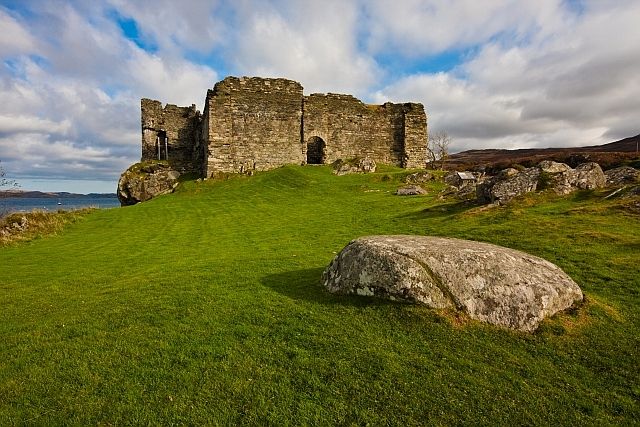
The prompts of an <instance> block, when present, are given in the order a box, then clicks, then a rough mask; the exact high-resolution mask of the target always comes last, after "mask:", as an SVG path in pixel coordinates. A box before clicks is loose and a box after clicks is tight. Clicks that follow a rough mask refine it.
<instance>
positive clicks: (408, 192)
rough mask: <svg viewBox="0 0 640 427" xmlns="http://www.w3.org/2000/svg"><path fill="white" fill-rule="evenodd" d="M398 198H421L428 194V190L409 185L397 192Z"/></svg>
mask: <svg viewBox="0 0 640 427" xmlns="http://www.w3.org/2000/svg"><path fill="white" fill-rule="evenodd" d="M396 194H397V195H398V196H419V195H422V194H427V190H425V189H424V188H422V187H420V186H419V185H407V186H405V187H400V188H398V190H397V191H396Z"/></svg>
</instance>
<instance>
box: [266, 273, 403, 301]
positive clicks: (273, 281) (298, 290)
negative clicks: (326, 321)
mask: <svg viewBox="0 0 640 427" xmlns="http://www.w3.org/2000/svg"><path fill="white" fill-rule="evenodd" d="M323 270H324V267H318V268H309V269H304V270H294V271H285V272H282V273H276V274H270V275H268V276H265V277H263V278H262V279H261V283H262V284H263V285H265V286H267V287H269V288H271V289H273V290H274V291H276V292H278V293H279V294H282V295H285V296H287V297H289V298H292V299H295V300H302V301H309V302H313V303H318V304H324V305H336V304H340V305H349V306H354V307H369V306H383V305H396V304H398V303H395V302H393V301H386V300H383V299H379V298H373V297H362V296H351V295H334V294H331V293H329V292H328V291H327V290H326V289H324V287H323V286H322V271H323Z"/></svg>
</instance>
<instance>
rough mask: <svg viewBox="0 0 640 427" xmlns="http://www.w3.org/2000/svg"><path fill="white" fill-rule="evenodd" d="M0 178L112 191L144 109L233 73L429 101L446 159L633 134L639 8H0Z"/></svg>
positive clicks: (147, 0) (42, 4)
mask: <svg viewBox="0 0 640 427" xmlns="http://www.w3.org/2000/svg"><path fill="white" fill-rule="evenodd" d="M0 58H1V61H2V62H1V64H0V100H1V102H0V161H1V163H0V166H2V168H3V169H4V170H5V172H6V173H7V175H8V176H10V177H12V178H14V179H16V180H17V181H18V182H19V183H20V184H21V186H22V188H23V189H37V190H46V191H77V192H92V191H99V192H113V191H115V186H116V182H117V178H118V177H119V175H120V173H121V172H122V171H123V170H124V169H126V168H127V167H128V166H129V165H130V164H131V163H134V162H136V161H138V160H139V157H140V104H139V99H140V98H141V97H149V98H155V99H158V100H161V101H163V102H171V103H175V104H178V105H191V104H196V105H197V106H198V108H200V109H201V108H202V105H203V102H204V96H205V93H206V89H207V88H210V87H212V86H213V84H214V83H215V82H216V81H218V80H220V79H222V78H224V77H225V76H227V75H237V76H241V75H247V76H263V77H287V78H291V79H294V80H297V81H299V82H301V83H302V85H303V86H304V88H305V93H312V92H338V93H351V94H354V95H356V96H358V97H360V98H361V99H362V100H364V101H365V102H370V103H383V102H385V101H418V102H422V103H423V104H424V105H425V107H426V109H427V114H428V116H429V129H430V131H437V130H445V131H447V132H448V133H449V135H451V136H452V137H453V141H454V142H453V147H452V148H453V151H460V150H465V149H472V148H515V147H519V148H520V147H534V146H535V147H547V146H572V145H573V146H577V145H587V144H600V143H606V142H611V141H614V140H617V139H620V138H624V137H627V136H632V135H636V134H638V133H640V121H639V117H640V71H639V70H640V1H638V0H535V1H533V0H483V1H478V0H453V1H449V0H322V1H317V0H271V1H267V0H228V1H227V0H217V1H211V0H208V1H200V0H181V1H174V0H136V1H133V0H131V1H126V0H92V1H84V0H77V1H73V0H67V1H56V0H33V1H30V0H15V1H14V0H0Z"/></svg>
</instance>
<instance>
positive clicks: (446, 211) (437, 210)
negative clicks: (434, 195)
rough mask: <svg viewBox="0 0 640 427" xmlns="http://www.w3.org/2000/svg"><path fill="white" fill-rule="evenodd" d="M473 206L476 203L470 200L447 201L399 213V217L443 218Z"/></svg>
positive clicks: (415, 218) (413, 218)
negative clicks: (402, 213)
mask: <svg viewBox="0 0 640 427" xmlns="http://www.w3.org/2000/svg"><path fill="white" fill-rule="evenodd" d="M473 207H476V205H474V204H472V203H470V202H466V201H461V202H456V203H448V204H446V205H435V206H431V207H428V208H425V209H422V210H421V211H417V212H410V213H407V214H404V215H400V216H399V218H407V219H411V220H417V219H426V218H443V217H447V216H453V215H458V214H460V213H462V212H464V211H467V210H469V209H471V208H473Z"/></svg>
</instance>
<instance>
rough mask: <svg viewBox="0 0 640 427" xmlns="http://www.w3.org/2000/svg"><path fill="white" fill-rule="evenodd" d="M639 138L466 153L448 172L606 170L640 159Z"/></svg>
mask: <svg viewBox="0 0 640 427" xmlns="http://www.w3.org/2000/svg"><path fill="white" fill-rule="evenodd" d="M639 146H640V135H636V136H632V137H629V138H625V139H621V140H620V141H615V142H610V143H608V144H604V145H590V146H585V147H558V148H522V149H517V150H493V149H487V150H467V151H462V152H460V153H455V154H452V155H450V156H449V159H448V160H447V168H448V169H456V170H462V169H478V168H485V169H489V170H494V169H504V168H506V167H509V166H511V165H514V164H520V165H523V166H527V167H528V166H532V165H534V164H536V163H538V162H541V161H542V160H554V161H557V162H563V163H567V164H569V165H571V166H576V165H577V164H579V163H584V162H586V161H593V162H597V163H600V165H601V166H602V167H603V168H605V169H608V168H611V167H616V166H618V165H620V164H623V163H625V162H629V161H631V160H633V159H636V158H638V157H639V156H640V154H639V153H638V148H639Z"/></svg>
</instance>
